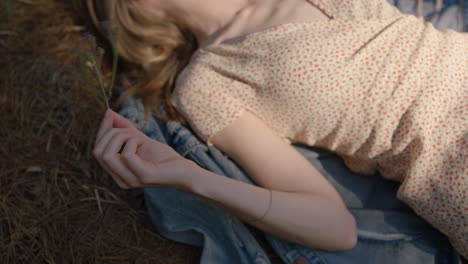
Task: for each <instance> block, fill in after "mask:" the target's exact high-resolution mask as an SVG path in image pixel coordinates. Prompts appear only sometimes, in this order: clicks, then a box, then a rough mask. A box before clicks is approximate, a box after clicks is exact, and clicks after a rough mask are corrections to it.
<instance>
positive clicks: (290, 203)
mask: <svg viewBox="0 0 468 264" xmlns="http://www.w3.org/2000/svg"><path fill="white" fill-rule="evenodd" d="M211 140H212V142H213V143H214V145H216V146H217V147H218V148H220V150H222V151H223V152H225V153H226V154H227V155H228V156H230V157H231V158H233V159H234V160H235V161H236V162H237V163H238V164H239V165H240V166H241V167H243V168H244V169H245V170H246V172H247V173H248V174H249V176H251V177H252V178H253V179H254V180H255V182H257V183H258V185H260V186H263V187H265V188H262V187H259V186H255V185H251V184H247V183H244V182H241V181H237V180H234V179H231V178H227V177H221V176H220V175H217V174H215V173H213V172H211V171H209V170H206V169H203V168H201V167H199V166H198V165H197V164H196V163H193V166H192V167H193V170H188V171H190V172H189V173H187V174H186V176H185V177H184V179H185V182H186V186H187V191H189V192H191V193H193V194H195V195H197V196H200V197H202V198H204V199H206V200H209V201H211V202H213V203H215V204H217V205H220V206H221V207H223V208H225V209H227V210H230V211H231V212H233V213H234V214H236V215H237V216H239V217H240V218H242V219H243V220H244V221H246V222H248V223H249V224H251V225H253V226H255V227H257V228H259V229H261V230H264V231H266V232H268V233H271V234H273V235H276V236H278V237H280V238H283V239H286V240H289V241H293V242H296V243H299V244H302V245H304V246H306V247H311V248H319V249H323V250H329V251H339V250H347V249H351V248H353V247H354V246H355V244H356V241H357V235H356V232H357V231H356V223H355V220H354V217H353V216H352V215H351V213H350V212H349V211H348V210H347V208H346V206H345V205H344V203H343V201H342V199H341V197H340V196H339V195H338V193H337V192H336V190H335V189H334V188H333V186H332V185H331V184H330V183H329V182H328V181H327V180H326V179H325V178H324V177H323V176H322V175H321V174H320V173H319V171H317V170H316V169H315V168H314V167H313V166H312V164H310V163H309V162H308V161H307V160H306V159H305V158H304V157H303V156H302V155H301V154H300V153H299V152H297V151H296V150H295V149H294V148H293V147H292V146H291V145H289V144H287V143H285V142H284V141H283V140H281V139H280V138H279V137H278V136H277V135H275V134H274V133H272V131H271V130H269V128H268V127H266V126H265V125H264V124H263V123H262V122H261V121H260V120H259V119H258V118H256V117H255V116H254V115H252V114H251V113H249V112H247V111H244V112H243V114H242V115H241V117H240V118H239V119H238V120H236V121H235V122H234V123H233V124H231V125H230V126H229V127H227V128H225V129H223V130H222V131H220V132H218V133H217V134H216V135H215V136H213V137H212V139H211ZM268 189H270V190H272V201H271V205H270V208H269V203H270V192H269V190H268ZM267 208H269V210H268V212H267V214H266V215H265V217H263V219H262V220H261V221H255V220H257V219H258V218H260V217H261V216H263V215H264V213H265V212H266V211H267Z"/></svg>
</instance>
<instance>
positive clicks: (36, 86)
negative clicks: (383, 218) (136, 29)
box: [0, 0, 281, 264]
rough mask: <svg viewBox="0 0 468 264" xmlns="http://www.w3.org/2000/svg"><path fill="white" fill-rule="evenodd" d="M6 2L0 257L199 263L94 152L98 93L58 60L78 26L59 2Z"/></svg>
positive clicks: (1, 16)
mask: <svg viewBox="0 0 468 264" xmlns="http://www.w3.org/2000/svg"><path fill="white" fill-rule="evenodd" d="M5 1H6V0H0V4H3V3H4V2H5ZM11 2H12V3H13V5H12V8H13V9H12V10H13V13H10V14H7V13H5V12H3V13H1V12H2V11H0V76H1V78H0V122H1V123H0V259H1V261H0V262H1V263H5V264H8V263H28V264H30V263H60V264H62V263H102V264H104V263H156V264H159V263H161V264H163V263H164V264H182V263H198V260H199V257H200V250H199V249H198V248H195V247H191V246H187V245H185V244H180V243H176V242H173V241H170V240H167V239H165V238H163V237H161V236H159V235H158V234H157V233H156V232H155V230H154V229H153V227H152V224H151V222H150V219H149V216H148V215H147V213H146V210H145V208H144V204H143V196H142V192H141V190H130V191H129V190H122V189H120V188H119V187H118V186H117V185H116V184H115V183H114V181H113V180H112V179H111V177H110V176H109V175H107V173H105V172H104V170H102V169H101V167H100V166H99V164H98V163H97V161H96V160H95V159H94V158H93V157H92V154H91V150H92V147H93V144H94V140H95V135H96V133H97V129H98V126H99V122H100V120H101V118H102V115H103V113H104V110H105V105H104V103H103V101H102V100H101V99H100V98H99V95H98V94H99V93H100V92H101V91H100V90H98V89H96V88H95V87H90V86H87V85H84V84H83V83H82V82H79V81H78V80H79V79H80V78H79V73H78V72H75V71H69V70H67V68H64V65H67V64H69V63H70V61H72V59H73V57H72V56H71V54H70V48H71V47H73V46H74V45H75V43H76V42H77V40H78V39H79V38H80V33H81V32H80V31H82V30H83V27H81V26H79V25H77V24H76V23H75V22H74V21H73V18H72V15H71V13H70V11H69V10H68V7H67V6H66V5H64V4H61V3H59V2H57V1H56V0H34V1H32V0H12V1H11ZM1 6H2V5H0V7H1ZM9 11H11V10H9ZM113 99H114V100H113V101H112V102H111V105H112V108H113V109H116V108H115V107H116V106H115V99H116V98H113ZM251 231H253V232H254V235H255V236H256V237H257V238H258V239H259V240H260V243H261V245H262V246H264V247H265V249H266V250H267V253H269V255H270V256H271V258H272V261H273V263H281V261H280V260H279V258H278V257H277V256H276V255H275V254H274V253H273V252H272V250H271V248H270V247H269V246H268V245H267V244H266V242H265V240H262V237H261V233H260V232H259V231H258V230H255V229H251Z"/></svg>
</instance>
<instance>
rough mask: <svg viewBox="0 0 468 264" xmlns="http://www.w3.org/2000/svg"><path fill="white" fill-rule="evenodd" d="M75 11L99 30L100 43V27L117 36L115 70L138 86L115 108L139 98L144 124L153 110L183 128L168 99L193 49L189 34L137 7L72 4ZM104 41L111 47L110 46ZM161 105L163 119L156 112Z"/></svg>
mask: <svg viewBox="0 0 468 264" xmlns="http://www.w3.org/2000/svg"><path fill="white" fill-rule="evenodd" d="M73 5H74V8H75V9H76V11H77V12H78V13H79V15H80V16H81V18H82V19H84V20H86V21H87V22H88V23H89V22H91V23H90V26H92V27H94V28H95V29H97V32H98V33H99V34H100V36H99V37H104V38H106V37H107V36H105V32H103V29H102V28H101V26H100V23H101V22H103V21H110V22H111V23H112V24H113V25H114V26H115V27H116V29H117V31H118V32H117V34H118V38H117V43H116V46H117V50H118V52H119V56H120V57H121V58H122V59H123V61H122V60H121V61H122V62H121V61H119V63H121V64H122V63H123V65H121V66H122V67H119V68H121V69H122V68H124V69H125V72H126V74H127V76H129V77H134V79H135V80H138V82H137V83H135V84H131V85H130V86H129V87H128V89H126V90H125V91H124V92H123V93H122V94H121V96H120V97H119V99H118V104H119V105H120V104H121V103H122V102H123V101H124V100H125V99H127V98H128V97H131V96H133V95H135V94H138V95H141V99H142V103H143V105H144V108H145V116H146V119H148V118H149V116H150V114H151V113H152V111H153V110H156V113H155V114H156V116H157V117H159V118H162V119H166V120H167V119H173V120H176V121H178V122H180V123H182V124H187V123H186V121H185V119H184V118H183V117H182V115H180V113H178V112H177V110H176V109H175V108H174V107H173V106H172V104H171V93H172V90H173V88H174V83H175V80H176V78H177V75H178V74H179V73H180V71H181V70H182V69H183V68H184V67H185V66H186V65H187V64H188V62H189V60H190V57H191V55H192V54H193V52H194V50H195V49H196V48H197V43H196V40H195V37H194V36H193V34H192V33H190V32H189V31H188V30H186V29H184V28H182V27H180V26H178V25H177V24H176V23H175V22H174V21H171V19H170V18H166V17H158V16H154V15H150V14H149V13H148V12H147V11H146V10H144V9H142V8H141V7H140V6H138V4H137V3H135V1H129V0H96V1H94V0H73ZM106 41H107V42H108V45H110V40H109V39H106ZM106 53H108V52H106ZM161 105H162V106H163V108H164V110H165V111H166V113H167V115H163V114H160V113H159V111H157V110H158V108H159V107H160V106H161Z"/></svg>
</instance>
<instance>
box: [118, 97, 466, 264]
mask: <svg viewBox="0 0 468 264" xmlns="http://www.w3.org/2000/svg"><path fill="white" fill-rule="evenodd" d="M159 111H161V112H162V113H164V110H163V109H162V108H161V109H160V110H159ZM119 113H120V114H121V115H122V116H124V117H126V118H127V119H129V120H130V121H131V122H133V123H134V124H135V126H136V127H137V128H138V129H139V130H141V131H142V132H143V133H144V134H145V135H147V136H149V137H151V138H153V139H154V140H157V141H159V142H162V143H165V144H168V145H169V146H171V147H172V148H173V149H174V150H175V151H177V152H178V153H179V154H180V155H182V156H183V157H185V158H187V159H191V160H193V161H195V162H196V163H197V164H198V165H199V166H201V167H203V168H205V169H207V170H210V171H212V172H215V173H216V174H218V175H219V176H220V177H230V178H232V179H235V180H239V181H243V182H245V183H249V184H255V183H254V182H253V181H252V179H251V178H250V177H249V176H248V174H247V173H246V172H245V171H244V170H243V169H242V168H241V167H239V166H238V165H237V164H236V163H235V162H234V161H233V160H231V159H230V158H229V157H227V156H226V155H224V154H223V153H222V152H221V151H220V150H218V149H217V148H216V147H215V146H208V145H207V144H205V143H204V142H202V141H201V140H200V139H199V138H198V137H197V136H196V134H194V133H193V131H192V130H191V129H190V128H189V127H186V126H183V125H181V124H180V123H178V122H176V121H172V120H169V121H166V120H161V119H159V118H156V117H155V116H153V117H151V118H150V119H149V121H148V122H145V121H144V109H143V105H142V103H141V99H140V98H139V97H138V96H134V97H132V98H130V99H129V100H127V101H126V102H124V104H123V105H122V108H121V110H120V111H119ZM292 146H293V147H294V148H295V149H296V150H297V151H299V152H300V153H301V154H302V155H304V157H306V159H307V160H308V161H309V162H311V163H312V164H313V165H314V166H315V167H316V168H317V169H318V170H319V171H320V172H321V173H322V175H324V176H325V177H326V178H327V180H329V181H330V183H332V185H333V186H334V187H335V188H336V190H337V191H338V193H339V194H340V196H341V197H342V198H343V200H344V202H345V204H346V206H347V207H348V209H349V210H350V212H351V213H352V214H353V216H354V217H355V219H356V223H357V228H358V242H357V245H356V246H355V247H354V248H353V249H351V250H347V251H340V252H327V251H324V250H320V249H314V248H307V247H304V246H302V245H299V244H296V243H293V242H290V241H287V240H283V239H280V238H278V237H275V236H273V235H271V234H268V233H265V232H263V233H262V234H263V235H264V236H265V238H266V240H267V241H268V243H269V244H270V245H271V246H272V248H273V249H274V251H275V253H276V254H278V256H279V257H281V259H282V261H284V263H287V264H293V263H294V264H298V263H299V264H301V263H308V264H311V263H315V264H319V263H320V264H322V263H323V264H325V263H333V264H340V263H346V264H350V263H351V264H352V263H359V264H365V263H369V264H371V263H372V264H374V263H379V264H395V263H399V264H455V263H461V262H460V257H459V255H458V254H457V253H456V251H455V250H454V249H453V247H452V246H451V245H450V243H449V241H448V239H447V238H446V237H445V236H444V235H443V234H441V233H440V232H438V231H437V230H436V229H434V228H433V227H432V226H430V225H429V224H428V223H427V222H425V221H424V220H423V219H422V218H420V217H419V216H417V215H416V214H415V213H414V212H413V211H412V210H411V209H410V208H409V207H408V206H406V205H405V204H403V203H402V202H401V201H399V200H398V199H397V198H396V191H397V189H398V184H399V183H397V182H393V181H389V180H386V179H384V178H382V177H380V175H373V176H363V175H359V174H356V173H353V172H351V171H350V170H349V169H348V168H347V167H346V166H345V165H344V163H343V161H342V160H341V158H339V157H338V156H337V155H335V154H334V153H332V152H330V151H328V150H325V149H320V148H314V147H309V146H304V145H299V144H293V145H292ZM144 194H145V204H146V207H147V209H148V212H149V215H150V217H151V219H152V222H153V224H154V226H155V228H156V230H157V231H158V233H159V234H160V235H162V236H164V237H166V238H168V239H170V240H174V241H177V242H181V243H186V244H189V245H193V246H197V247H200V248H201V250H202V254H201V258H200V263H201V264H217V263H221V264H231V263H232V264H244V263H245V264H250V263H252V264H253V263H256V264H267V263H268V264H269V263H271V261H270V260H269V259H268V257H267V255H266V253H265V251H264V250H263V249H262V247H261V246H260V245H259V243H258V241H257V240H256V239H255V237H254V236H253V235H252V233H251V232H250V231H249V229H248V228H247V227H246V225H245V224H244V223H243V222H242V221H241V220H240V219H239V218H237V217H236V216H235V215H234V214H232V213H230V212H228V211H226V210H224V209H223V208H220V207H218V206H216V205H214V204H211V203H209V202H208V201H206V200H204V199H202V198H200V197H197V196H195V195H193V194H191V193H188V192H184V191H181V190H178V189H173V188H146V189H144ZM313 220H314V219H310V221H313Z"/></svg>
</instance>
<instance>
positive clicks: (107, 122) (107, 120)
mask: <svg viewBox="0 0 468 264" xmlns="http://www.w3.org/2000/svg"><path fill="white" fill-rule="evenodd" d="M111 111H112V110H110V108H108V109H107V110H106V112H105V114H104V118H103V119H102V121H101V125H100V126H99V130H98V133H97V136H96V141H95V143H94V145H95V146H96V145H97V143H98V142H99V140H100V139H101V137H102V136H103V135H104V133H106V132H107V131H108V130H109V129H112V113H111Z"/></svg>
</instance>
